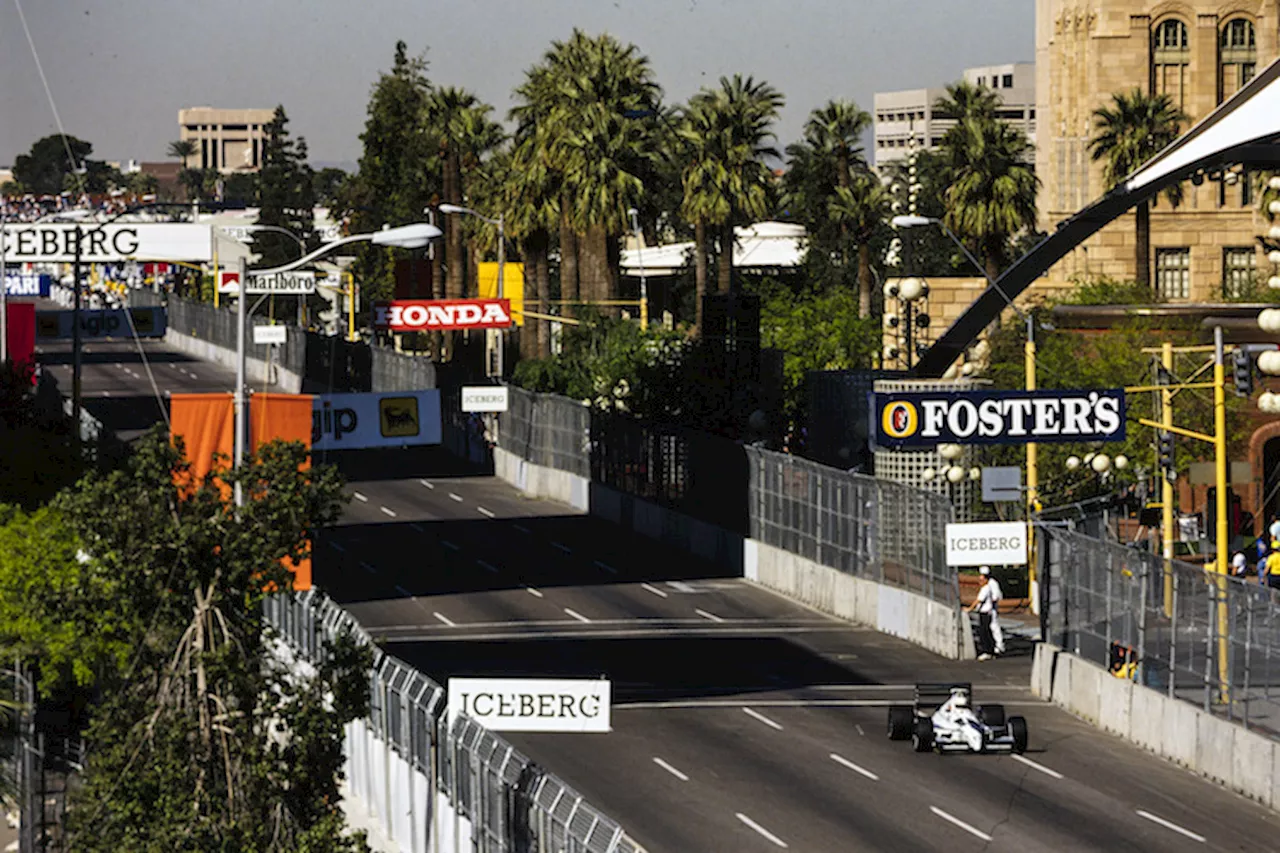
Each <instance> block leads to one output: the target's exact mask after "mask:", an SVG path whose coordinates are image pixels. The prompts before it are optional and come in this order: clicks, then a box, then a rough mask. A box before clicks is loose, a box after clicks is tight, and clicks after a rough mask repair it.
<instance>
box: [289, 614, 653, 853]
mask: <svg viewBox="0 0 1280 853" xmlns="http://www.w3.org/2000/svg"><path fill="white" fill-rule="evenodd" d="M265 615H266V621H267V623H268V624H269V625H270V626H271V627H273V628H274V629H275V630H276V631H277V632H278V633H279V635H280V637H281V639H282V640H283V641H284V642H285V643H286V644H287V646H288V647H289V649H290V650H291V651H292V653H293V655H294V656H295V657H296V658H298V659H301V660H304V661H307V662H309V663H311V664H318V663H321V662H323V661H324V659H325V654H326V648H327V646H326V643H327V642H328V641H331V640H332V639H334V638H335V637H337V636H339V635H340V634H343V633H349V634H351V635H352V636H354V637H355V638H356V639H357V641H358V642H360V643H362V644H364V645H366V646H369V647H371V648H374V649H375V650H376V645H375V644H374V642H373V640H372V639H371V638H370V637H369V635H368V633H367V632H365V630H364V629H363V628H361V627H360V625H359V624H358V623H357V622H356V620H355V618H354V617H353V616H352V615H351V614H350V613H348V612H347V611H345V610H343V609H342V608H341V607H340V606H339V605H337V604H335V603H334V602H333V601H332V600H330V599H329V598H328V597H327V596H325V595H324V594H323V593H322V592H320V591H318V590H310V591H308V592H304V593H287V594H283V595H276V596H273V597H271V598H270V599H268V601H267V602H266V605H265ZM369 688H370V710H369V716H368V718H367V719H366V720H364V721H362V723H361V724H360V726H359V728H360V730H361V731H363V732H367V733H368V735H370V737H369V738H363V739H361V738H355V737H353V736H352V735H351V734H350V733H349V735H348V749H347V766H346V768H345V776H346V778H347V780H348V781H349V784H350V786H351V791H352V793H353V794H354V795H355V796H356V797H358V798H359V799H360V800H361V801H362V802H363V803H364V804H365V805H366V806H367V807H368V808H369V811H370V813H371V814H372V815H373V816H374V817H375V818H376V819H377V820H378V822H379V823H380V825H381V828H382V830H383V832H384V834H385V835H386V836H387V837H388V838H389V839H391V840H392V841H393V842H395V843H397V844H399V845H400V846H401V848H403V849H411V850H427V849H436V848H433V847H431V846H430V844H431V842H432V840H433V838H434V839H435V840H437V841H439V840H440V838H439V837H437V836H438V835H443V834H444V833H446V832H450V831H451V832H452V833H453V834H452V836H451V837H452V838H453V839H454V841H455V842H456V843H457V849H463V846H464V845H463V838H464V836H465V833H459V832H458V830H457V829H456V827H455V828H453V829H452V830H450V829H449V826H450V825H453V824H456V823H457V822H459V821H460V820H464V821H466V822H467V824H468V825H469V827H470V833H469V836H470V844H469V845H467V846H468V847H469V849H473V850H475V851H478V853H644V851H643V848H641V847H640V846H639V845H638V844H637V843H636V842H635V841H633V840H632V839H631V838H630V837H629V836H627V834H626V833H625V832H624V831H623V829H622V827H620V826H619V825H618V824H617V822H615V821H613V820H612V819H610V818H609V817H607V816H606V815H604V814H603V813H601V812H600V811H599V810H597V809H596V808H594V807H593V806H592V805H591V804H589V803H588V802H586V801H585V800H584V799H583V798H582V796H581V795H580V794H578V793H577V792H575V791H574V790H573V789H572V788H570V787H569V786H568V785H566V784H565V783H564V782H562V781H561V780H559V779H558V778H556V777H555V776H553V775H552V774H550V773H547V772H545V771H543V770H542V769H540V768H539V767H538V766H537V765H536V764H534V763H533V762H532V761H530V760H529V759H528V758H527V757H526V756H524V755H522V754H521V753H520V752H519V751H518V750H516V749H515V747H513V746H511V745H510V744H509V743H507V742H506V741H505V740H503V739H502V738H501V737H500V736H498V735H496V734H494V733H492V732H490V731H488V730H486V729H484V728H482V727H481V726H480V725H479V724H477V723H476V722H474V721H473V720H471V719H470V718H468V717H466V716H465V715H462V714H459V715H457V717H456V719H455V720H454V722H453V725H452V727H451V728H450V726H449V723H448V718H447V717H446V716H445V713H444V712H445V698H446V694H445V691H444V689H443V688H442V687H441V686H440V685H439V684H436V683H435V682H434V681H432V680H431V679H429V678H427V677H426V676H425V675H423V674H422V673H421V672H419V671H418V670H416V669H414V668H413V667H411V666H409V665H408V664H406V663H404V662H403V661H400V660H398V659H396V658H393V657H391V656H390V655H386V654H384V653H382V652H380V651H378V652H377V655H376V658H375V664H374V666H373V668H372V669H371V670H370V672H369ZM419 777H421V778H424V779H426V780H428V784H427V786H425V787H423V788H422V789H419V788H418V787H417V786H415V783H414V780H415V779H416V778H419ZM445 803H447V804H448V806H449V813H447V814H446V813H444V812H443V809H441V808H440V807H441V805H442V804H445Z"/></svg>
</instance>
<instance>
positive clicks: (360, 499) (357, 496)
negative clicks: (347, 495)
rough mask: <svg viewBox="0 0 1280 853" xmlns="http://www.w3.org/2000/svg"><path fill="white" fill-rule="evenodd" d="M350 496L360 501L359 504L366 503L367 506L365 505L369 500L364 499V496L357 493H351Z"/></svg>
mask: <svg viewBox="0 0 1280 853" xmlns="http://www.w3.org/2000/svg"><path fill="white" fill-rule="evenodd" d="M351 496H352V497H353V498H355V499H356V500H358V501H360V503H366V504H367V503H368V502H369V499H368V498H366V497H365V496H364V495H362V494H360V493H359V492H352V493H351Z"/></svg>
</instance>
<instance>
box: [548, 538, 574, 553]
mask: <svg viewBox="0 0 1280 853" xmlns="http://www.w3.org/2000/svg"><path fill="white" fill-rule="evenodd" d="M551 546H552V547H553V548H559V549H560V550H561V551H564V552H565V553H566V554H572V553H573V549H572V548H570V547H569V546H568V545H564V544H562V543H560V542H556V541H554V540H552V542H551Z"/></svg>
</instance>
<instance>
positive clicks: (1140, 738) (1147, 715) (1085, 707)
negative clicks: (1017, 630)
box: [1031, 643, 1280, 810]
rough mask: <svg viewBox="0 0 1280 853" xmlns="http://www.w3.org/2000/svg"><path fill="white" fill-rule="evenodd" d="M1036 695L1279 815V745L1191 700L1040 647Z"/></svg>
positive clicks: (1034, 669)
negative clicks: (1200, 707) (1170, 695)
mask: <svg viewBox="0 0 1280 853" xmlns="http://www.w3.org/2000/svg"><path fill="white" fill-rule="evenodd" d="M1031 692H1032V693H1034V694H1035V695H1037V696H1040V697H1042V698H1044V699H1049V700H1051V701H1052V702H1053V703H1054V704H1055V705H1058V706H1060V707H1062V708H1065V709H1066V710H1068V711H1070V712H1071V713H1073V714H1075V715H1076V716H1078V717H1082V718H1083V719H1085V720H1087V721H1088V722H1090V723H1093V724H1094V725H1096V726H1098V727H1100V728H1102V729H1104V730H1106V731H1108V732H1111V733H1112V734H1116V735H1119V736H1120V737H1122V738H1124V739H1125V740H1128V741H1130V742H1131V743H1135V744H1137V745H1138V746H1140V747H1142V748H1143V749H1146V750H1148V751H1150V752H1154V753H1155V754H1156V755H1159V756H1161V757H1163V758H1167V759H1169V760H1170V761H1173V762H1174V763H1176V764H1180V765H1182V766H1183V767H1186V768H1187V769H1188V770H1194V771H1195V772H1196V773H1199V774H1200V775H1202V776H1205V777H1207V778H1209V779H1212V780H1213V781H1215V782H1217V783H1218V784H1220V785H1224V786H1226V787H1228V788H1230V789H1231V790H1233V791H1236V792H1237V793H1239V794H1243V795H1244V796H1246V797H1248V798H1249V799H1251V800H1256V801H1257V802H1259V803H1262V804H1263V805H1265V806H1268V807H1270V808H1273V809H1276V810H1280V744H1277V743H1276V742H1275V741H1273V740H1271V739H1270V738H1268V737H1264V736H1263V735H1259V734H1255V733H1253V732H1250V731H1246V730H1245V728H1244V727H1243V726H1241V725H1239V724H1237V723H1231V722H1228V721H1226V720H1224V719H1221V718H1219V717H1215V716H1213V715H1212V714H1207V713H1205V712H1204V711H1202V710H1200V709H1199V708H1198V707H1196V706H1195V705H1192V704H1191V703H1189V702H1183V701H1181V700H1179V699H1170V698H1169V697H1168V696H1167V695H1166V694H1164V693H1162V692H1160V691H1157V690H1152V689H1151V688H1149V687H1143V686H1141V685H1138V684H1135V683H1133V682H1132V681H1128V680H1126V679H1122V678H1116V677H1115V676H1113V675H1111V673H1109V672H1107V671H1106V670H1105V669H1103V668H1102V667H1100V666H1098V665H1097V664H1094V663H1090V662H1089V661H1086V660H1083V659H1081V658H1078V657H1076V656H1075V655H1072V654H1068V653H1067V652H1064V651H1063V650H1062V649H1059V648H1058V647H1057V646H1052V645H1049V644H1048V643H1040V644H1038V645H1037V646H1036V650H1035V659H1034V661H1033V663H1032V667H1031Z"/></svg>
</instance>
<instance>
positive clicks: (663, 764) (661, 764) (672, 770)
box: [653, 755, 689, 782]
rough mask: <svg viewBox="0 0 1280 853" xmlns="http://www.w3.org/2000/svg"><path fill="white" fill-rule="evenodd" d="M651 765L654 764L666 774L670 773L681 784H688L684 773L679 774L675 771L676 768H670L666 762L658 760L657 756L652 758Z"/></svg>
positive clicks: (687, 778)
mask: <svg viewBox="0 0 1280 853" xmlns="http://www.w3.org/2000/svg"><path fill="white" fill-rule="evenodd" d="M653 763H654V764H656V765H658V766H659V767H661V768H662V769H663V770H665V771H667V772H668V773H670V774H671V775H672V776H674V777H676V778H677V779H679V780H680V781H681V782H688V781H689V777H688V776H687V775H685V774H684V773H681V772H680V771H679V770H677V769H676V768H674V767H672V766H671V765H670V764H668V763H667V762H665V761H663V760H662V759H661V758H659V757H658V756H656V755H655V756H654V757H653Z"/></svg>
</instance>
